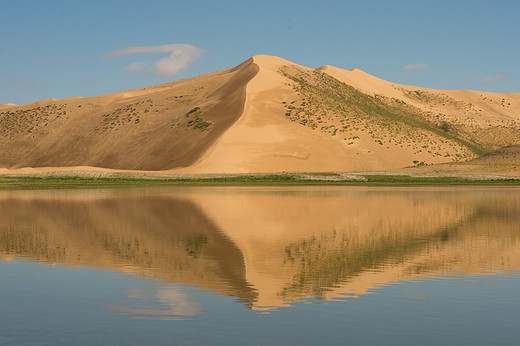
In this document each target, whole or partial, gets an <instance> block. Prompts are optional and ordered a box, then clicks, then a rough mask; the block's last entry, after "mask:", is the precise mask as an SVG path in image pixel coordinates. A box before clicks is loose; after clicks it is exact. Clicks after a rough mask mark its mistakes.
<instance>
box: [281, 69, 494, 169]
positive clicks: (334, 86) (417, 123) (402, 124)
mask: <svg viewBox="0 0 520 346" xmlns="http://www.w3.org/2000/svg"><path fill="white" fill-rule="evenodd" d="M281 73H282V74H283V75H284V76H285V77H287V78H288V79H290V80H291V81H292V82H294V84H292V86H293V88H294V90H295V91H296V92H297V93H298V95H300V96H303V99H302V100H303V101H302V102H301V105H298V104H296V105H295V101H292V102H291V103H290V104H288V103H285V104H284V107H285V108H286V113H285V115H286V116H287V117H289V118H290V119H291V120H292V121H296V122H298V123H300V124H301V125H304V126H310V127H311V128H312V129H314V130H320V131H322V132H325V133H329V134H330V135H331V136H335V135H342V137H343V138H344V140H348V141H350V142H347V143H348V144H349V145H350V144H354V143H355V139H354V137H356V134H357V133H359V132H365V133H366V134H367V135H369V136H371V137H372V138H373V139H374V141H375V142H376V143H378V144H380V145H385V146H386V145H390V144H391V145H400V146H401V147H402V146H408V147H411V148H413V149H414V150H416V153H419V152H422V151H423V149H426V150H425V151H428V152H429V153H430V154H431V155H432V156H443V155H444V156H445V157H448V156H450V155H449V154H447V153H441V152H440V151H441V147H442V145H441V144H442V143H447V142H448V143H452V144H451V146H452V148H453V150H454V151H456V152H457V155H454V159H456V160H458V159H465V158H469V157H472V156H474V155H475V154H476V155H482V154H483V153H485V152H486V150H485V149H483V147H482V146H481V145H480V144H479V143H475V142H473V139H472V136H470V135H469V134H468V133H466V132H465V129H464V128H462V127H460V126H458V125H456V124H451V123H447V122H446V121H443V120H439V119H437V118H432V116H431V115H428V114H425V113H424V112H423V111H422V110H420V109H418V108H416V107H413V106H411V105H409V104H407V103H405V102H403V101H401V100H398V99H390V98H387V97H384V96H381V95H374V96H371V95H368V94H365V93H362V92H360V91H359V90H357V89H355V88H353V87H351V86H349V85H347V84H345V83H343V82H341V81H339V80H337V79H335V78H333V77H332V76H330V75H328V74H326V73H324V72H322V71H318V70H314V71H313V73H306V72H301V71H296V70H294V69H290V68H289V69H287V70H286V69H284V70H283V71H281ZM414 95H415V94H414ZM415 96H423V95H422V94H421V93H420V92H418V94H417V95H415ZM445 102H446V101H445ZM358 138H359V137H358ZM420 145H421V146H420ZM424 145H425V146H426V147H425V146H424Z"/></svg>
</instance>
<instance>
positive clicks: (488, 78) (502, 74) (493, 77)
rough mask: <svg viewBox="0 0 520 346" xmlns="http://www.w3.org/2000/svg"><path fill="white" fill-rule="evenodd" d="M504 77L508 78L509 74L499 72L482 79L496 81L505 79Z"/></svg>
mask: <svg viewBox="0 0 520 346" xmlns="http://www.w3.org/2000/svg"><path fill="white" fill-rule="evenodd" d="M504 78H507V74H505V73H501V74H497V75H496V76H491V77H486V78H484V79H483V80H482V82H484V83H491V82H496V81H497V80H499V79H504Z"/></svg>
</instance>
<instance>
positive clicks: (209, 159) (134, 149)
mask: <svg viewBox="0 0 520 346" xmlns="http://www.w3.org/2000/svg"><path fill="white" fill-rule="evenodd" d="M512 145H520V94H518V93H516V94H515V93H505V94H498V93H488V92H478V91H467V90H464V91H446V90H433V89H426V88H420V87H414V86H405V85H399V84H394V83H390V82H387V81H384V80H381V79H379V78H376V77H374V76H371V75H370V74H368V73H365V72H363V71H361V70H357V69H353V70H350V71H349V70H343V69H340V68H337V67H333V66H327V65H326V66H322V67H320V68H317V69H313V68H308V67H304V66H300V65H297V64H294V63H292V62H290V61H287V60H284V59H281V58H277V57H273V56H266V55H258V56H255V57H253V58H251V59H249V60H247V61H246V62H244V63H242V64H241V65H239V66H237V67H235V68H232V69H229V70H225V71H220V72H215V73H211V74H208V75H203V76H199V77H196V78H191V79H186V80H181V81H177V82H172V83H167V84H162V85H157V86H153V87H147V88H142V89H137V90H130V91H125V92H121V93H116V94H112V95H106V96H97V97H90V98H68V99H63V100H54V99H50V100H45V101H40V102H36V103H31V104H26V105H13V104H3V105H0V147H1V148H2V150H1V151H0V169H2V168H3V170H2V172H4V173H5V172H13V171H17V172H28V171H29V172H31V171H42V170H43V171H45V170H55V169H57V168H60V167H61V169H77V170H85V169H90V170H94V169H97V170H138V171H166V172H171V173H226V172H233V173H249V172H281V171H382V170H386V171H388V170H399V169H402V168H404V167H410V166H426V165H431V164H440V163H452V162H456V163H460V162H465V161H469V160H473V159H476V158H478V157H480V156H482V155H484V154H486V153H488V152H492V151H494V150H498V149H500V148H502V147H507V146H512ZM514 161H515V160H514V159H513V162H514ZM29 167H31V168H29ZM72 167H74V168H72ZM78 167H79V168H78ZM517 167H518V165H517ZM513 171H515V170H514V169H513Z"/></svg>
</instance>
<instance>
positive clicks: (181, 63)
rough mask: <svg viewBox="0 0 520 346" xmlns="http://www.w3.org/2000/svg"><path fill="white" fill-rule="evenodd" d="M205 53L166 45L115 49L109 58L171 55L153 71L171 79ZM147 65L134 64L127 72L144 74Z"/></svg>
mask: <svg viewBox="0 0 520 346" xmlns="http://www.w3.org/2000/svg"><path fill="white" fill-rule="evenodd" d="M204 52H205V50H204V49H202V48H198V47H195V46H192V45H191V44H165V45H162V46H143V47H127V48H120V49H115V50H113V51H111V52H109V53H108V56H109V57H112V58H116V57H119V56H126V55H136V54H157V53H168V54H169V55H168V56H167V57H164V58H162V59H160V60H158V61H156V62H154V63H153V66H152V69H151V71H152V72H153V73H155V74H156V75H159V76H163V77H171V76H173V75H176V74H179V73H181V72H182V71H184V70H185V69H187V68H188V67H189V66H190V65H191V63H193V62H194V61H196V60H197V59H199V58H200V56H201V55H202V54H203V53H204ZM147 65H148V64H147V63H146V62H134V63H132V64H130V65H128V66H127V67H126V70H127V71H129V72H143V71H144V70H145V68H146V67H147Z"/></svg>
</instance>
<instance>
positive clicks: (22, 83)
mask: <svg viewBox="0 0 520 346" xmlns="http://www.w3.org/2000/svg"><path fill="white" fill-rule="evenodd" d="M3 84H4V85H6V86H8V87H17V88H25V89H36V88H39V87H40V85H38V84H33V83H30V82H28V81H26V80H24V79H17V78H11V79H8V80H6V81H4V83H3Z"/></svg>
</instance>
